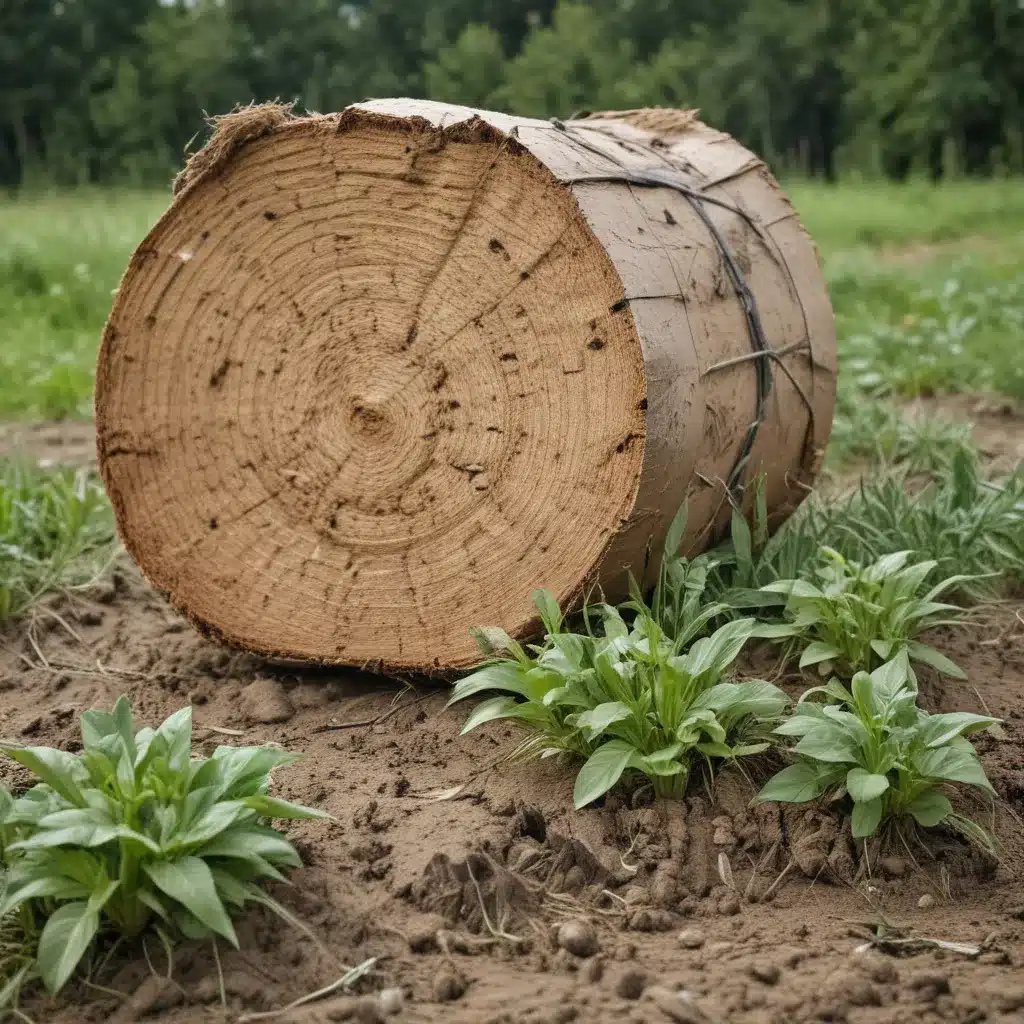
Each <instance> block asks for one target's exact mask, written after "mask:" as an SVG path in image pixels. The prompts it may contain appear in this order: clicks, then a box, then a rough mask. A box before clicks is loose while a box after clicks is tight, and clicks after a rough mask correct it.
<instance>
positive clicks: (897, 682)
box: [871, 648, 910, 698]
mask: <svg viewBox="0 0 1024 1024" xmlns="http://www.w3.org/2000/svg"><path fill="white" fill-rule="evenodd" d="M909 669H910V661H909V658H908V657H907V651H906V649H905V648H904V649H901V650H900V651H899V653H897V654H896V656H895V657H894V658H892V659H891V660H890V661H887V662H886V663H885V664H884V665H880V666H879V667H878V668H876V669H875V670H874V672H872V673H871V683H872V686H873V688H874V689H875V691H876V692H878V693H880V694H883V695H885V697H886V698H888V697H890V696H892V695H893V694H895V693H897V692H899V690H901V689H903V687H905V686H906V685H907V682H908V672H909Z"/></svg>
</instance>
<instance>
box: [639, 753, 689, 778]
mask: <svg viewBox="0 0 1024 1024" xmlns="http://www.w3.org/2000/svg"><path fill="white" fill-rule="evenodd" d="M631 764H632V765H633V767H635V768H638V769H639V770H640V771H642V772H644V773H645V774H646V775H656V776H659V777H662V776H669V775H680V774H683V773H685V772H686V771H687V768H686V766H685V765H684V764H682V763H681V762H679V761H673V760H654V761H652V760H651V759H650V758H647V757H640V758H637V759H636V760H635V761H632V762H631Z"/></svg>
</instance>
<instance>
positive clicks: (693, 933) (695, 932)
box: [677, 928, 707, 949]
mask: <svg viewBox="0 0 1024 1024" xmlns="http://www.w3.org/2000/svg"><path fill="white" fill-rule="evenodd" d="M677 941H678V942H679V945H680V946H682V947H683V949H700V947H701V946H703V945H704V943H705V942H706V941H707V939H706V938H705V937H704V933H703V932H702V931H700V930H699V929H697V928H687V929H685V930H684V931H681V932H680V933H679V937H678V940H677Z"/></svg>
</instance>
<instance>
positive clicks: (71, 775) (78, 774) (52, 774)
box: [0, 743, 86, 807]
mask: <svg viewBox="0 0 1024 1024" xmlns="http://www.w3.org/2000/svg"><path fill="white" fill-rule="evenodd" d="M0 750H2V751H3V752H4V753H5V754H6V755H7V756H8V757H10V758H11V759H12V760H14V761H17V762H18V764H21V765H24V766H25V767H26V768H27V769H28V770H29V771H30V772H34V773H35V774H36V775H37V776H38V777H39V778H40V779H42V781H43V782H45V783H46V784H47V785H48V786H49V787H50V788H51V789H52V790H53V791H54V792H55V793H59V794H60V795H61V796H62V797H64V799H65V800H67V801H68V803H70V804H74V805H75V806H76V807H85V806H86V802H85V797H84V796H83V795H82V791H81V789H80V788H79V781H80V780H81V779H82V776H83V775H84V774H85V772H84V770H83V766H82V762H81V761H80V760H79V759H78V758H77V757H75V755H74V754H69V753H68V752H67V751H65V750H55V749H53V748H52V747H19V746H17V745H16V744H14V743H0Z"/></svg>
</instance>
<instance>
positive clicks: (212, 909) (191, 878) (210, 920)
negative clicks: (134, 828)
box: [142, 857, 238, 947]
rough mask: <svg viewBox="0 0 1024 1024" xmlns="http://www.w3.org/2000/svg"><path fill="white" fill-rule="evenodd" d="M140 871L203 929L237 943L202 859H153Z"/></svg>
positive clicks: (207, 868)
mask: <svg viewBox="0 0 1024 1024" xmlns="http://www.w3.org/2000/svg"><path fill="white" fill-rule="evenodd" d="M142 870H143V871H145V873H146V874H147V875H148V876H149V877H150V879H152V881H153V884H154V885H155V886H156V887H157V888H158V889H159V890H160V891H161V892H163V893H166V895H168V896H170V897H171V899H172V900H176V901H177V902H178V903H180V904H181V905H182V906H183V907H184V908H185V909H186V910H188V912H189V913H190V914H192V915H193V916H194V917H195V918H196V920H198V921H199V922H200V923H201V924H203V925H204V926H205V927H206V928H209V929H210V931H212V932H216V934H218V935H222V936H223V937H224V938H225V939H227V940H228V941H229V942H230V943H231V944H232V945H233V946H235V947H237V946H238V938H237V937H236V935H235V929H234V927H233V926H232V924H231V919H230V918H229V917H228V915H227V911H226V910H225V909H224V904H223V903H221V901H220V897H219V896H218V895H217V889H216V886H215V885H214V881H213V876H212V875H211V874H210V869H209V867H208V866H207V864H206V863H205V862H204V861H203V860H201V859H200V858H199V857H182V858H181V859H180V860H177V861H156V862H151V863H144V864H143V865H142Z"/></svg>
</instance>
